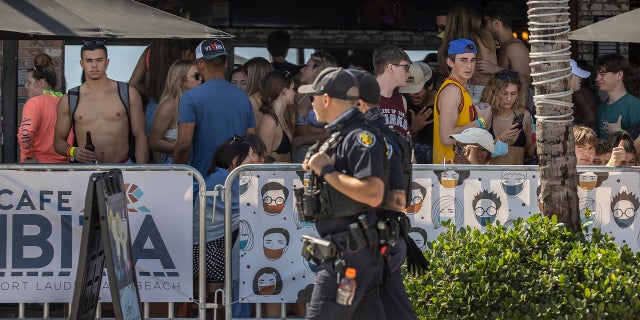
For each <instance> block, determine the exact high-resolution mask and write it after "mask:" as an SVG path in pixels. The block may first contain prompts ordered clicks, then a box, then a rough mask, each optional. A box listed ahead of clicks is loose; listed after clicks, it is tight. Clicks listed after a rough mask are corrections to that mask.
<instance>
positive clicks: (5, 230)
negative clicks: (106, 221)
mask: <svg viewBox="0 0 640 320" xmlns="http://www.w3.org/2000/svg"><path fill="white" fill-rule="evenodd" d="M91 173H92V172H89V171H64V172H47V171H11V170H7V171H0V303H15V302H70V301H71V300H72V298H73V291H74V287H75V280H76V266H77V264H78V258H79V257H80V252H79V248H80V238H81V235H82V225H81V224H82V220H83V219H82V217H83V211H84V205H85V194H86V188H87V184H88V179H89V176H90V175H91ZM123 176H124V182H125V187H126V192H127V195H126V197H127V203H128V209H129V218H130V229H131V237H132V254H133V258H134V260H136V276H137V280H138V289H139V292H140V298H141V300H142V301H143V302H180V301H188V298H189V297H190V296H192V295H193V293H192V292H193V276H192V274H193V266H192V264H193V263H192V260H193V259H192V251H193V249H192V228H193V219H192V215H193V209H192V198H193V178H192V176H191V175H190V174H189V172H188V171H177V172H172V171H123ZM105 266H106V265H105ZM100 299H101V301H102V302H109V301H111V296H110V291H109V286H108V281H107V277H106V272H105V273H104V277H103V279H102V290H101V291H100Z"/></svg>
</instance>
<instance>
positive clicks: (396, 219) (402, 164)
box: [364, 107, 417, 320]
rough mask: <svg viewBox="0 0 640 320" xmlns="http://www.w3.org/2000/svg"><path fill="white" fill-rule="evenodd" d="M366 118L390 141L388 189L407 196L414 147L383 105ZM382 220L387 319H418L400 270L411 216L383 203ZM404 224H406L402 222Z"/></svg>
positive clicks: (384, 292)
mask: <svg viewBox="0 0 640 320" xmlns="http://www.w3.org/2000/svg"><path fill="white" fill-rule="evenodd" d="M364 117H365V119H367V120H370V121H372V122H373V123H375V124H377V125H378V127H379V128H380V131H381V132H382V135H383V136H384V138H385V141H386V142H387V156H388V158H389V183H388V190H402V191H405V195H406V194H409V195H410V194H411V193H410V192H409V193H407V186H408V185H409V183H410V181H411V161H410V146H409V144H408V141H406V142H405V143H406V144H405V145H404V146H401V143H402V142H401V141H399V139H405V138H404V137H398V136H396V135H395V134H394V133H393V132H392V131H391V129H389V128H388V127H387V126H386V124H385V122H384V117H383V115H382V110H380V108H377V107H376V108H373V109H369V111H367V112H366V113H365V114H364ZM407 153H409V154H407ZM405 197H406V196H405ZM387 199H389V198H387ZM405 200H406V199H405ZM405 203H406V202H405ZM378 219H379V220H380V221H381V222H383V223H385V224H386V225H384V226H382V227H383V228H380V229H382V230H386V236H385V235H383V233H385V232H381V234H380V237H381V238H386V239H382V240H383V241H385V240H386V242H385V247H386V248H384V251H385V252H384V254H385V258H386V259H387V260H386V262H387V267H388V272H389V274H388V278H386V279H385V281H384V283H383V286H382V287H381V291H380V296H381V298H382V301H383V303H384V308H385V312H386V314H387V318H389V319H391V318H394V319H408V320H410V319H417V318H416V315H415V313H414V312H413V306H412V305H411V302H410V301H409V296H408V295H407V291H406V289H405V287H404V283H403V282H402V273H401V272H400V267H401V266H402V264H403V263H404V260H405V258H406V256H407V243H406V242H405V240H404V237H402V236H401V232H402V233H406V232H407V231H408V230H406V228H407V222H408V221H406V219H407V217H406V216H405V215H404V213H402V212H400V211H397V210H396V209H395V208H393V209H391V208H390V207H385V206H384V204H383V208H381V209H379V210H378ZM403 223H404V225H401V224H403ZM401 228H403V230H401Z"/></svg>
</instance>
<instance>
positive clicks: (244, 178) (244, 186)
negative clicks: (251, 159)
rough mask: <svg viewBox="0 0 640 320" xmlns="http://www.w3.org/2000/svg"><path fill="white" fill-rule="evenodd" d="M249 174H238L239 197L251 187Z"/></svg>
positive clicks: (245, 172)
mask: <svg viewBox="0 0 640 320" xmlns="http://www.w3.org/2000/svg"><path fill="white" fill-rule="evenodd" d="M251 178H252V177H251V173H249V172H247V171H244V172H242V173H240V186H239V187H240V189H239V190H240V195H241V196H243V195H244V194H245V193H247V190H249V188H250V187H251Z"/></svg>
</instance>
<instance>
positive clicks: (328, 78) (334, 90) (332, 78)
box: [298, 67, 360, 101]
mask: <svg viewBox="0 0 640 320" xmlns="http://www.w3.org/2000/svg"><path fill="white" fill-rule="evenodd" d="M358 88H359V85H358V80H357V79H356V77H355V76H354V75H353V74H351V73H350V72H349V71H347V70H344V69H342V68H336V67H329V68H325V69H324V70H322V72H320V74H319V75H318V76H317V77H316V80H315V81H313V83H312V84H307V85H303V86H300V88H298V92H299V93H308V94H312V95H318V96H319V95H322V94H325V93H326V94H328V95H329V96H330V97H332V98H335V99H342V100H351V101H357V100H358V98H359V94H360V91H359V90H358Z"/></svg>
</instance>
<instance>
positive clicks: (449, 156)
mask: <svg viewBox="0 0 640 320" xmlns="http://www.w3.org/2000/svg"><path fill="white" fill-rule="evenodd" d="M450 84H453V85H455V86H456V87H458V89H460V94H461V95H462V103H461V104H460V105H459V106H458V122H456V127H462V126H465V125H467V124H468V123H469V122H471V121H475V120H476V110H475V108H474V107H473V101H472V100H471V95H470V94H469V91H467V89H466V88H465V87H464V85H462V84H461V83H460V82H458V80H456V79H453V78H451V77H448V78H446V79H445V80H444V82H443V83H442V85H441V86H440V89H438V94H437V95H436V101H435V108H433V163H434V164H437V163H443V161H445V159H446V161H447V163H451V161H453V157H454V153H453V146H445V145H443V144H442V142H440V110H439V106H438V97H439V96H440V92H441V91H442V89H444V88H445V87H446V86H448V85H450Z"/></svg>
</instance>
